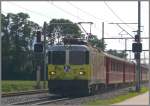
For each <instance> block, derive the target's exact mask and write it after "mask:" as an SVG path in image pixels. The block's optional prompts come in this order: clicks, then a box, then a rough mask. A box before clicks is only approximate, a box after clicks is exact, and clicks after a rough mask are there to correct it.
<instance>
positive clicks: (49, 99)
mask: <svg viewBox="0 0 150 106" xmlns="http://www.w3.org/2000/svg"><path fill="white" fill-rule="evenodd" d="M63 100H70V98H63V97H59V96H52V97H44V98H41V99H36V100H31V101H27V102H18V103H13V104H11V105H45V104H50V103H57V102H58V101H63Z"/></svg>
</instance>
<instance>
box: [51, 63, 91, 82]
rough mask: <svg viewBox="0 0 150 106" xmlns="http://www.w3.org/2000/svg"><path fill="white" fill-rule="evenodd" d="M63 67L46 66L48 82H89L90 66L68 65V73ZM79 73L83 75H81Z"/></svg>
mask: <svg viewBox="0 0 150 106" xmlns="http://www.w3.org/2000/svg"><path fill="white" fill-rule="evenodd" d="M64 66H65V65H52V64H49V65H48V80H52V79H57V80H60V79H61V80H73V79H84V80H89V79H90V76H91V70H90V65H68V66H69V67H70V70H69V71H68V72H66V71H65V69H64ZM81 73H83V74H82V75H81Z"/></svg>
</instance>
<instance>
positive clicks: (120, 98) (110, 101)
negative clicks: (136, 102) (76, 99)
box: [85, 87, 148, 106]
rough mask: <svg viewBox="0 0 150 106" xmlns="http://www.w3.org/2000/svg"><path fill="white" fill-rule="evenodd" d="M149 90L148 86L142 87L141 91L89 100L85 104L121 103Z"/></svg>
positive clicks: (93, 105) (89, 105) (95, 105)
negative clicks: (104, 98) (105, 98)
mask: <svg viewBox="0 0 150 106" xmlns="http://www.w3.org/2000/svg"><path fill="white" fill-rule="evenodd" d="M147 91H148V88H146V87H142V88H141V91H140V92H134V91H132V92H128V93H127V94H124V95H119V96H116V97H114V98H111V99H107V100H94V101H89V102H88V103H86V104H85V105H86V106H87V105H88V106H100V105H101V106H106V105H111V104H115V103H119V102H121V101H124V100H126V99H128V98H131V97H134V96H137V95H139V94H141V93H145V92H147Z"/></svg>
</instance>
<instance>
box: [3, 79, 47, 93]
mask: <svg viewBox="0 0 150 106" xmlns="http://www.w3.org/2000/svg"><path fill="white" fill-rule="evenodd" d="M1 82H2V93H4V92H18V91H27V90H35V89H37V88H36V81H24V80H13V81H10V80H9V81H8V80H7V81H6V80H4V81H1ZM40 85H41V88H42V85H43V81H41V83H40ZM46 86H47V82H46Z"/></svg>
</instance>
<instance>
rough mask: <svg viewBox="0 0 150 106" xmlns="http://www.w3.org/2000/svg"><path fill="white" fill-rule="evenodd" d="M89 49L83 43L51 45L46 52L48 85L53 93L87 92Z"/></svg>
mask: <svg viewBox="0 0 150 106" xmlns="http://www.w3.org/2000/svg"><path fill="white" fill-rule="evenodd" d="M90 74H91V72H90V65H89V49H88V47H87V46H85V45H70V46H69V48H66V47H65V46H63V45H56V46H52V47H51V48H50V50H49V52H48V87H49V92H50V93H54V94H65V95H67V94H78V93H79V94H81V93H87V92H88V81H89V80H90Z"/></svg>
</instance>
